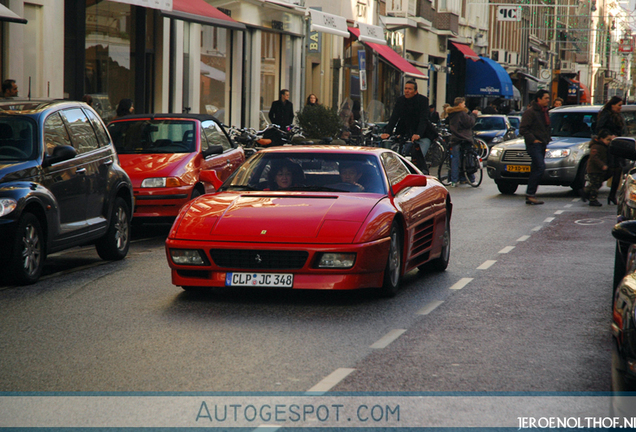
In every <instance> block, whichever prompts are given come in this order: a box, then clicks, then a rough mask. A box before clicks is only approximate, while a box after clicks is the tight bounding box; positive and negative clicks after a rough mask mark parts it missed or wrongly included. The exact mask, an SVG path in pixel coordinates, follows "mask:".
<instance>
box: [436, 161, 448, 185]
mask: <svg viewBox="0 0 636 432" xmlns="http://www.w3.org/2000/svg"><path fill="white" fill-rule="evenodd" d="M437 178H438V180H439V181H440V183H442V184H443V185H444V186H450V184H451V181H450V153H446V157H444V161H443V162H442V163H441V164H440V166H439V168H438V169H437Z"/></svg>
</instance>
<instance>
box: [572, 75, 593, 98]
mask: <svg viewBox="0 0 636 432" xmlns="http://www.w3.org/2000/svg"><path fill="white" fill-rule="evenodd" d="M570 81H572V82H573V83H574V84H577V85H578V86H579V93H580V94H581V96H580V98H579V103H582V104H589V103H592V98H591V96H590V89H588V88H587V86H586V85H585V84H583V83H582V82H580V81H579V80H577V79H575V78H570Z"/></svg>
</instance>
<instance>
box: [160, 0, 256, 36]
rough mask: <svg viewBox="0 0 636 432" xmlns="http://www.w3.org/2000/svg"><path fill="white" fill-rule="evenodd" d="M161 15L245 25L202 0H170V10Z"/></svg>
mask: <svg viewBox="0 0 636 432" xmlns="http://www.w3.org/2000/svg"><path fill="white" fill-rule="evenodd" d="M162 13H163V15H165V16H167V17H170V18H176V19H180V20H183V21H189V22H194V23H198V24H203V25H209V26H216V27H226V28H231V29H236V30H245V25H244V24H242V23H240V22H238V21H236V20H233V19H232V18H230V17H229V16H227V15H226V14H224V13H223V12H221V11H220V10H218V9H217V8H215V7H214V6H212V5H209V4H207V3H206V2H205V1H204V0H172V11H171V12H170V11H163V12H162Z"/></svg>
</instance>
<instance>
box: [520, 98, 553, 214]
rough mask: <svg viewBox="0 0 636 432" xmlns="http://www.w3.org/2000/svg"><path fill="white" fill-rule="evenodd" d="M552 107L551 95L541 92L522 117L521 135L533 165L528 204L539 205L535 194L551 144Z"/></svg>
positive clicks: (527, 196) (527, 191) (527, 194)
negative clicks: (548, 147) (549, 108)
mask: <svg viewBox="0 0 636 432" xmlns="http://www.w3.org/2000/svg"><path fill="white" fill-rule="evenodd" d="M549 106H550V93H548V91H547V90H539V91H538V92H536V93H535V95H534V101H532V104H531V105H530V107H529V108H528V109H527V110H526V111H525V112H524V113H523V116H521V124H520V125H519V134H520V135H522V136H523V139H524V141H525V143H526V151H527V152H528V155H530V159H531V160H532V164H531V165H530V177H529V178H528V188H527V189H526V204H530V205H539V204H543V201H539V200H538V199H537V198H536V197H535V194H536V193H537V188H538V187H539V180H541V176H542V175H543V172H544V171H545V149H546V147H547V146H548V143H549V142H550V140H551V139H552V138H551V133H550V117H549V115H548V107H549Z"/></svg>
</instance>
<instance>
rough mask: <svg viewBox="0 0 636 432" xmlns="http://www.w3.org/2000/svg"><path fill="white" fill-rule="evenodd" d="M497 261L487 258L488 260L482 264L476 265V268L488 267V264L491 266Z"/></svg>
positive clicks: (484, 268)
mask: <svg viewBox="0 0 636 432" xmlns="http://www.w3.org/2000/svg"><path fill="white" fill-rule="evenodd" d="M496 262H497V261H495V260H488V261H484V263H483V264H482V265H480V266H479V267H477V270H486V269H489V268H490V266H492V265H493V264H494V263H496Z"/></svg>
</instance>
